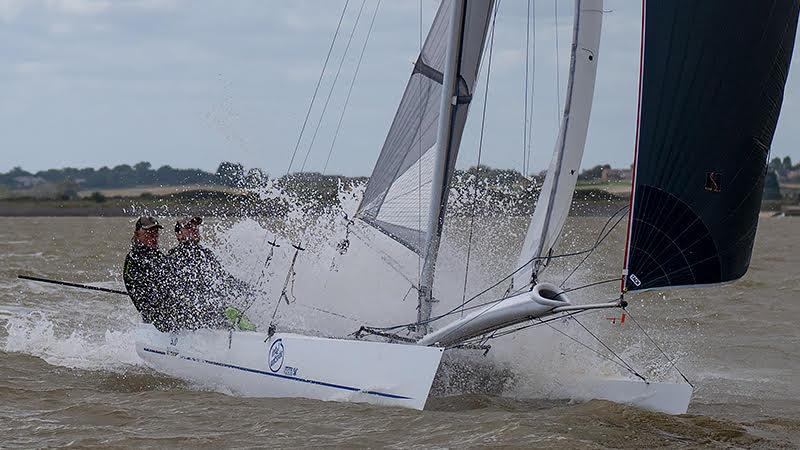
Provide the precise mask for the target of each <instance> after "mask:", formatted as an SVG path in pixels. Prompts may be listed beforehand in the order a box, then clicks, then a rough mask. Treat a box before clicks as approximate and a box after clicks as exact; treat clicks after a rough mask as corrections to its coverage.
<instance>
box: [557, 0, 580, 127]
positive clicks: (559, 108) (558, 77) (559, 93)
mask: <svg viewBox="0 0 800 450" xmlns="http://www.w3.org/2000/svg"><path fill="white" fill-rule="evenodd" d="M558 1H559V0H553V8H554V9H553V11H554V12H553V17H554V18H555V22H556V28H555V30H556V124H558V123H560V122H561V120H560V116H561V67H560V66H559V64H560V63H559V57H558ZM579 13H580V11H575V14H579Z"/></svg>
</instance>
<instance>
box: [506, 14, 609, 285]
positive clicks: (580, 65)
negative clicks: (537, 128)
mask: <svg viewBox="0 0 800 450" xmlns="http://www.w3.org/2000/svg"><path fill="white" fill-rule="evenodd" d="M602 24H603V1H602V0H576V1H575V15H574V22H573V30H572V49H571V52H570V70H569V80H568V82H567V97H566V100H565V104H564V115H563V116H562V119H561V129H560V131H559V134H558V140H557V141H556V146H555V150H554V151H553V157H552V159H551V161H550V167H549V168H548V170H547V176H546V177H545V181H544V185H543V186H542V190H541V192H540V193H539V201H538V202H537V204H536V210H535V211H534V213H533V217H532V218H531V222H530V226H529V227H528V233H527V235H526V236H525V243H524V244H523V247H522V252H521V253H520V258H519V265H518V267H522V266H525V268H524V269H522V270H520V271H519V272H518V273H517V274H516V275H515V277H514V285H517V286H523V285H526V284H528V283H529V282H530V281H531V280H532V278H533V277H534V276H535V275H536V274H537V272H538V271H539V269H540V268H541V262H542V261H543V260H542V259H537V258H544V257H546V256H547V255H549V254H550V253H551V252H552V248H553V246H554V245H555V243H556V241H557V239H558V236H559V234H560V233H561V229H562V227H563V226H564V222H565V221H566V220H567V214H568V213H569V207H570V203H572V194H573V192H574V191H575V183H576V182H577V180H578V170H579V169H580V165H581V159H582V158H583V149H584V146H585V144H586V133H587V131H588V128H589V116H590V114H591V112H592V98H593V96H594V83H595V78H596V75H597V56H598V50H599V47H600V31H601V28H602Z"/></svg>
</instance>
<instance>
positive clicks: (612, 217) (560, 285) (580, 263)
mask: <svg viewBox="0 0 800 450" xmlns="http://www.w3.org/2000/svg"><path fill="white" fill-rule="evenodd" d="M626 209H628V205H624V206H622V207H621V208H620V209H618V210H616V211H615V212H614V214H612V215H611V217H609V218H608V220H606V223H605V224H603V228H602V229H600V233H599V234H598V235H597V240H596V241H595V242H597V243H598V245H599V244H600V243H602V242H603V241H604V240H605V239H606V238H607V237H608V235H609V234H611V232H612V231H614V228H616V227H617V225H619V223H620V222H621V221H622V219H624V218H625V217H626V216H625V215H622V216H620V217H619V219H617V221H616V222H614V225H613V226H611V228H610V229H609V230H608V232H606V231H605V230H606V227H608V224H609V223H611V221H612V220H613V219H614V217H615V216H616V215H617V214H619V213H621V212H622V211H624V210H626ZM603 233H605V234H603ZM591 255H592V253H591V252H590V253H587V254H586V255H585V256H584V257H583V259H581V261H580V262H579V263H578V264H577V265H576V266H575V267H573V268H572V271H571V272H570V273H569V274H568V275H567V276H566V278H564V281H562V282H561V284H559V287H563V286H564V284H566V282H567V280H569V279H570V277H572V275H573V274H575V272H576V271H577V270H578V268H580V267H581V265H583V263H584V262H586V260H587V259H589V257H590V256H591Z"/></svg>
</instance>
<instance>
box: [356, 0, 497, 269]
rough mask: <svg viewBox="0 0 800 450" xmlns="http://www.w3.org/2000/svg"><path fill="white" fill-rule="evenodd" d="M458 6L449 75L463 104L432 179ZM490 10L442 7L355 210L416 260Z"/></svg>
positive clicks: (461, 120)
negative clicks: (453, 69) (456, 51)
mask: <svg viewBox="0 0 800 450" xmlns="http://www.w3.org/2000/svg"><path fill="white" fill-rule="evenodd" d="M462 3H463V11H464V13H465V16H464V19H465V20H464V23H463V27H462V31H461V33H459V39H461V40H462V42H461V48H462V51H461V56H460V60H459V65H458V68H457V69H458V72H457V73H458V79H459V83H458V84H459V86H458V92H459V93H458V95H459V101H460V102H463V103H460V104H459V105H458V107H457V108H455V111H456V112H455V114H454V117H453V119H452V121H453V123H452V133H451V134H452V140H451V143H450V146H449V147H450V148H449V152H448V161H447V163H446V164H444V166H443V167H441V168H440V170H442V171H444V173H442V174H440V175H441V176H439V177H437V176H435V175H436V174H435V170H436V167H437V165H436V159H437V152H436V151H437V149H438V147H437V142H436V141H437V135H438V132H439V114H440V106H441V102H442V98H441V97H442V82H443V77H444V71H445V59H446V57H447V47H448V42H449V41H450V37H451V33H450V31H451V30H450V22H451V18H452V15H453V8H454V7H455V6H460V5H462ZM493 4H494V2H493V1H487V0H479V1H465V0H458V1H456V0H444V1H442V3H441V5H440V6H439V9H438V11H437V12H436V17H435V18H434V20H433V23H432V24H431V28H430V30H429V31H428V36H427V37H426V39H425V43H424V45H423V47H422V52H421V53H420V55H419V57H418V58H417V61H416V63H415V64H414V69H413V71H412V73H411V78H410V79H409V81H408V84H407V85H406V90H405V93H404V94H403V98H402V100H401V101H400V106H399V107H398V109H397V113H396V114H395V118H394V121H393V122H392V126H391V128H390V129H389V134H388V135H387V137H386V141H385V142H384V144H383V149H382V150H381V154H380V156H379V157H378V162H377V163H376V164H375V168H374V169H373V171H372V175H371V176H370V180H369V183H368V184H367V188H366V191H365V192H364V198H363V199H362V201H361V205H360V206H359V208H358V213H357V216H358V217H359V218H361V219H362V220H363V221H365V222H366V223H368V224H370V225H372V226H374V227H375V228H377V229H379V230H381V231H382V232H384V233H386V234H388V235H389V236H391V237H392V238H393V239H395V240H396V241H398V242H400V243H401V244H403V245H405V246H406V247H408V248H410V249H411V250H413V251H415V252H417V253H419V254H420V255H422V256H427V255H425V253H426V251H427V249H428V247H429V246H428V243H429V242H428V241H429V237H428V236H427V234H428V232H427V230H428V228H429V225H430V224H431V221H436V220H438V211H437V214H436V215H433V214H431V212H430V211H429V206H430V204H431V195H432V192H433V191H437V190H439V191H441V189H442V186H437V187H434V186H432V183H433V182H434V180H435V179H439V180H441V182H442V183H443V184H444V190H445V193H446V192H447V185H449V182H450V178H451V176H452V172H453V170H454V168H455V161H456V157H457V155H458V147H459V144H460V141H461V134H462V131H463V129H464V124H465V122H466V117H467V109H468V107H469V99H470V97H471V94H472V92H473V89H474V87H475V81H476V79H477V77H478V68H479V64H480V59H481V55H482V52H483V46H484V41H485V37H486V31H487V29H488V25H489V17H490V15H491V11H492V7H493ZM442 209H443V208H442ZM434 257H435V255H434Z"/></svg>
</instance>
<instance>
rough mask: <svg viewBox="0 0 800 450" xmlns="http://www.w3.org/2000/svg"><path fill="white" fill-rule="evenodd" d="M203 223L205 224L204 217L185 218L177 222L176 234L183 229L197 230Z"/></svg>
mask: <svg viewBox="0 0 800 450" xmlns="http://www.w3.org/2000/svg"><path fill="white" fill-rule="evenodd" d="M201 223H203V218H202V217H199V216H194V217H185V218H183V219H180V220H178V221H177V222H175V232H176V233H177V232H178V231H180V230H181V229H183V228H197V227H198V226H200V224H201Z"/></svg>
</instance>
